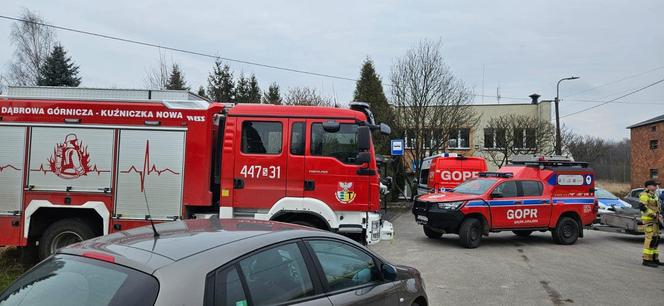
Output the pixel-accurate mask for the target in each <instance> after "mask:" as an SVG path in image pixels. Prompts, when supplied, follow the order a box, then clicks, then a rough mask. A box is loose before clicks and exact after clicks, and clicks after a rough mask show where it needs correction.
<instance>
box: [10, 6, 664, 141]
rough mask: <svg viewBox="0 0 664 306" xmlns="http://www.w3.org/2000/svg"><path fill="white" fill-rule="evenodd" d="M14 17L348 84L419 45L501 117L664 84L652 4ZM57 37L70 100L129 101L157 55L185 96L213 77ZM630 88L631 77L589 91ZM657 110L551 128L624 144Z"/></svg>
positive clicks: (296, 81)
mask: <svg viewBox="0 0 664 306" xmlns="http://www.w3.org/2000/svg"><path fill="white" fill-rule="evenodd" d="M58 2H61V3H58ZM23 8H28V9H30V10H34V11H36V12H37V13H38V14H40V15H41V16H42V17H44V18H45V19H46V20H47V21H48V22H49V23H52V24H56V25H60V26H66V27H73V28H78V29H82V30H86V31H91V32H98V33H103V34H108V35H114V36H121V37H124V38H129V39H135V40H141V41H146V42H152V43H157V44H162V45H166V46H172V47H177V48H182V49H188V50H192V51H198V52H203V53H210V54H215V55H219V56H224V57H229V58H236V59H242V60H248V61H255V62H260V63H265V64H270V65H277V66H285V67H291V68H295V69H301V70H308V71H314V72H319V73H325V74H332V75H339V76H344V77H350V78H357V77H358V75H359V69H360V66H361V64H362V61H363V59H364V58H366V57H367V56H369V57H371V58H372V59H373V60H374V61H375V64H376V68H377V70H378V73H379V74H380V75H381V77H382V78H383V80H384V81H387V80H389V73H390V69H391V66H392V65H393V63H394V62H395V60H396V59H397V58H399V57H400V56H402V55H403V54H404V53H405V52H406V50H407V49H409V48H411V47H412V46H413V45H414V44H416V43H417V42H418V41H419V40H421V39H424V38H427V39H433V40H437V39H440V40H441V41H442V44H443V47H442V53H443V55H444V57H445V60H446V62H447V64H448V65H449V66H450V67H451V69H452V70H453V71H454V73H455V74H456V75H457V76H458V77H459V78H460V79H462V80H463V81H464V82H465V83H466V84H467V85H468V87H470V88H471V89H472V90H473V91H474V92H475V93H476V94H482V93H483V92H484V94H485V95H489V96H493V97H484V98H483V97H480V96H477V97H476V98H475V102H476V103H482V102H484V103H496V98H495V95H496V91H497V88H499V91H500V95H501V96H503V98H502V99H501V100H500V102H501V103H509V102H512V103H514V102H526V100H525V99H528V95H530V94H531V93H539V94H541V95H542V98H543V99H552V98H553V97H554V96H555V89H556V88H555V84H556V81H557V80H558V79H560V78H562V77H566V76H570V75H578V76H580V77H581V79H579V80H575V81H569V82H565V83H563V85H562V86H561V98H562V99H563V102H562V103H561V114H562V115H565V114H568V113H571V112H574V111H577V110H580V109H583V108H585V107H589V106H592V105H596V104H597V103H589V102H587V101H586V102H584V101H579V100H600V101H604V100H608V99H611V98H614V97H618V96H620V95H622V94H624V93H627V92H629V91H631V90H634V89H637V88H639V87H642V86H644V85H647V84H649V83H652V82H655V81H657V80H659V79H662V78H664V31H663V30H664V25H663V24H662V16H664V1H661V0H648V1H646V0H643V1H618V0H594V1H588V0H586V1H536V0H531V1H505V0H501V1H441V0H438V1H396V0H379V1H367V0H363V1H356V0H343V1H341V0H334V1H312V0H309V1H305V0H302V1H285V0H269V1H268V0H266V1H250V0H243V1H147V0H141V1H136V0H131V1H127V0H114V1H90V0H77V1H46V0H42V1H33V0H3V4H2V11H1V13H0V14H5V15H9V16H15V17H17V16H19V15H20V13H21V11H22V9H23ZM10 25H11V22H9V21H6V20H0V64H1V65H2V66H1V69H2V70H3V71H4V70H6V64H7V63H8V62H9V61H10V59H11V56H12V52H13V50H14V48H13V46H11V45H10V41H9V31H10ZM57 36H58V39H59V40H60V41H61V42H62V44H63V45H64V46H65V48H66V49H67V51H68V52H69V54H70V55H71V56H72V57H73V59H74V60H75V62H76V63H77V64H78V65H79V66H80V70H81V76H82V78H83V82H82V84H81V86H88V87H122V88H142V87H143V86H145V85H144V84H145V82H144V79H145V74H146V70H148V69H150V67H153V66H156V64H157V62H158V59H159V54H160V52H162V53H163V54H164V55H165V56H166V58H167V59H168V61H173V62H177V63H178V64H180V65H181V67H182V68H183V70H184V72H185V76H186V80H187V82H188V84H189V85H190V86H191V87H192V88H198V86H199V85H204V84H205V81H206V77H207V74H208V71H209V70H210V68H211V66H212V63H213V60H212V59H209V58H205V57H199V56H194V55H187V54H181V53H176V52H168V51H163V50H162V51H160V50H158V49H155V48H150V47H144V46H136V45H131V44H127V43H122V42H116V41H110V40H105V39H101V38H95V37H89V36H84V35H80V34H75V33H69V32H63V31H58V32H57ZM229 64H230V65H231V68H232V69H233V70H235V71H236V72H237V73H239V72H241V71H243V72H245V73H247V74H251V73H255V74H256V76H257V78H258V80H259V82H260V85H261V86H262V87H263V88H267V86H268V85H269V84H270V83H271V82H277V83H278V84H279V85H280V86H281V87H282V89H283V90H286V89H287V88H289V87H294V86H311V87H316V88H317V89H318V90H319V91H321V92H322V93H323V94H324V95H326V96H330V97H336V99H337V101H339V102H344V101H349V100H351V99H352V94H353V89H354V86H355V84H354V83H353V82H350V81H343V80H334V79H327V78H321V77H314V76H307V75H301V74H295V73H290V72H283V71H278V70H272V69H266V68H259V67H254V66H249V65H243V64H237V63H229ZM657 68H659V69H657ZM654 69H657V70H655V71H651V72H649V73H643V72H646V71H649V70H654ZM483 71H484V72H483ZM635 74H640V75H639V76H637V77H633V78H629V79H627V80H625V81H621V82H617V83H614V84H611V85H608V86H603V87H599V88H596V89H593V90H589V89H592V88H593V87H596V86H599V85H603V84H607V83H611V82H613V81H616V80H620V79H623V78H626V77H629V76H632V75H635ZM483 76H484V77H483ZM483 79H484V81H483ZM482 84H484V86H482ZM387 89H389V88H386V93H388V95H389V91H387ZM579 92H582V93H579ZM662 96H664V83H663V84H659V85H656V86H654V87H651V88H649V89H647V90H644V91H643V92H640V93H638V94H634V95H632V96H629V97H626V98H624V99H623V100H622V101H624V102H625V103H620V104H619V103H615V104H608V105H605V106H602V107H599V108H597V109H594V110H592V111H589V112H586V113H582V114H579V115H575V116H570V117H566V118H563V122H564V124H566V125H567V126H569V127H571V128H572V129H574V130H575V131H577V132H579V133H582V134H589V135H594V136H600V137H604V138H611V139H621V138H624V137H628V136H629V133H628V131H627V130H626V129H625V127H626V126H628V125H630V124H633V123H636V122H639V121H642V120H646V119H649V118H652V117H655V116H657V115H661V114H664V98H663V97H662ZM508 97H509V98H508ZM511 98H519V99H524V100H516V99H511ZM657 103H658V104H659V105H658V104H657Z"/></svg>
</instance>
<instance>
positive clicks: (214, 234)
mask: <svg viewBox="0 0 664 306" xmlns="http://www.w3.org/2000/svg"><path fill="white" fill-rule="evenodd" d="M155 228H156V230H157V232H158V233H159V236H158V237H155V236H154V232H153V231H152V228H151V227H150V226H144V227H139V228H134V229H130V230H125V231H121V232H117V233H113V234H110V235H106V236H102V237H97V238H93V239H90V240H86V241H84V242H81V243H77V244H74V245H71V246H68V247H65V248H63V249H60V250H59V251H58V253H61V254H70V255H82V256H87V257H92V258H97V259H104V258H108V257H109V256H111V257H112V258H113V261H114V262H115V263H118V264H122V265H125V266H129V267H132V268H135V269H138V270H141V271H145V272H148V273H152V272H154V271H155V270H157V269H159V268H161V267H163V266H166V265H169V264H171V263H173V262H176V261H179V260H182V259H184V258H187V257H190V256H193V255H196V254H198V253H201V252H204V251H206V250H210V249H213V248H217V247H219V246H222V245H223V246H224V247H232V245H233V244H234V243H237V242H239V241H243V242H245V243H246V242H247V240H251V239H255V238H256V237H263V238H265V237H264V236H269V237H267V238H269V239H270V240H273V241H275V242H276V241H279V240H281V239H282V238H290V237H292V236H293V233H292V232H298V234H300V235H301V236H321V235H325V232H323V231H320V230H316V229H313V228H308V227H303V226H299V225H293V224H286V223H281V222H272V221H258V220H249V219H217V218H211V219H193V220H180V221H173V222H166V223H160V224H155ZM288 232H291V233H288ZM260 240H263V239H260Z"/></svg>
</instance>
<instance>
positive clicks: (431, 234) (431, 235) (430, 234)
mask: <svg viewBox="0 0 664 306" xmlns="http://www.w3.org/2000/svg"><path fill="white" fill-rule="evenodd" d="M422 228H424V234H425V235H427V237H429V238H431V239H440V237H442V236H443V233H439V232H436V231H434V230H432V229H431V228H430V227H428V226H426V225H425V226H422Z"/></svg>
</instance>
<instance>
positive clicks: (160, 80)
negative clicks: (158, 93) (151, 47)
mask: <svg viewBox="0 0 664 306" xmlns="http://www.w3.org/2000/svg"><path fill="white" fill-rule="evenodd" d="M168 66H169V65H168V63H167V62H166V56H165V55H164V54H163V53H161V51H160V52H159V61H158V62H157V66H156V67H152V68H149V69H146V71H145V88H146V89H166V84H168V80H169V77H170V71H169V70H168Z"/></svg>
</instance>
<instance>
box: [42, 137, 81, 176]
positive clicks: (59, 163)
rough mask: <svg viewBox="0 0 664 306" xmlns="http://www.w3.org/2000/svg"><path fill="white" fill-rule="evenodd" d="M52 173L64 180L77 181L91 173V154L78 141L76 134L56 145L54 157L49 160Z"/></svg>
mask: <svg viewBox="0 0 664 306" xmlns="http://www.w3.org/2000/svg"><path fill="white" fill-rule="evenodd" d="M48 165H49V168H50V171H51V172H53V173H54V174H55V175H57V176H58V177H61V178H63V179H75V178H79V177H81V176H84V175H87V174H88V172H90V154H89V153H88V148H87V146H83V143H82V142H80V141H79V140H78V137H77V136H76V134H68V135H67V136H65V141H64V142H63V143H59V144H57V145H55V148H54V149H53V155H52V156H51V157H50V158H49V159H48Z"/></svg>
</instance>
